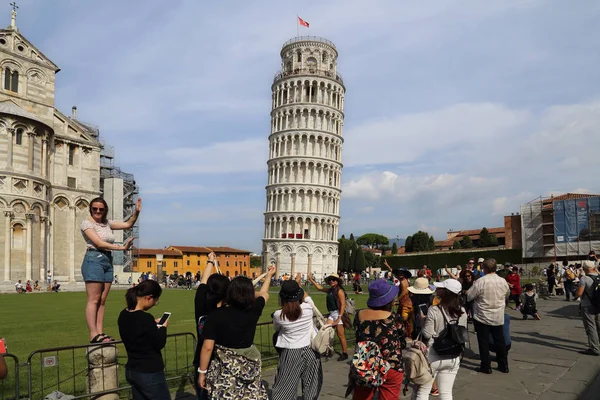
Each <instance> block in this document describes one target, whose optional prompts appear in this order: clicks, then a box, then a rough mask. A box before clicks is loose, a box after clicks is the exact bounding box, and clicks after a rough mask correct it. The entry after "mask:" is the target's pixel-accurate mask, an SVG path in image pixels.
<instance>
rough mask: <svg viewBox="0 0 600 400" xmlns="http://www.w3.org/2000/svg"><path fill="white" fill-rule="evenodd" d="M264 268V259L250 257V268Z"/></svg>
mask: <svg viewBox="0 0 600 400" xmlns="http://www.w3.org/2000/svg"><path fill="white" fill-rule="evenodd" d="M261 266H262V257H261V256H258V257H250V268H260V267H261Z"/></svg>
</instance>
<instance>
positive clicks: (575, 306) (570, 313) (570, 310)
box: [542, 302, 581, 319]
mask: <svg viewBox="0 0 600 400" xmlns="http://www.w3.org/2000/svg"><path fill="white" fill-rule="evenodd" d="M547 314H548V315H551V316H553V317H561V318H567V319H581V317H580V316H579V302H573V303H571V304H569V305H566V306H564V307H561V308H557V309H556V310H552V311H549V312H548V313H547ZM542 318H544V315H542Z"/></svg>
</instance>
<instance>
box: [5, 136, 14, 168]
mask: <svg viewBox="0 0 600 400" xmlns="http://www.w3.org/2000/svg"><path fill="white" fill-rule="evenodd" d="M6 133H7V134H8V135H7V136H8V137H7V139H8V154H7V157H6V169H12V166H13V142H14V139H13V136H14V134H15V130H14V129H12V128H7V129H6Z"/></svg>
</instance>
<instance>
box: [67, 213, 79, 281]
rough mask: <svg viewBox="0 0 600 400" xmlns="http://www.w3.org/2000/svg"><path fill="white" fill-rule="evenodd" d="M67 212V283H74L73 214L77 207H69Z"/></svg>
mask: <svg viewBox="0 0 600 400" xmlns="http://www.w3.org/2000/svg"><path fill="white" fill-rule="evenodd" d="M69 210H70V211H69V229H67V234H68V238H69V281H70V282H75V232H76V231H75V213H76V212H77V207H75V206H69Z"/></svg>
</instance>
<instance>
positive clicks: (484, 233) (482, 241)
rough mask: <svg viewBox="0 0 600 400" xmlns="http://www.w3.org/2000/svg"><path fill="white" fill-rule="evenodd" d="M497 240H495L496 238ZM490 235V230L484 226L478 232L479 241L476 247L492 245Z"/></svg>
mask: <svg viewBox="0 0 600 400" xmlns="http://www.w3.org/2000/svg"><path fill="white" fill-rule="evenodd" d="M496 242H497V240H496ZM492 246H493V241H492V235H490V231H488V229H487V228H486V227H483V229H482V230H481V231H480V232H479V242H478V243H477V247H492Z"/></svg>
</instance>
